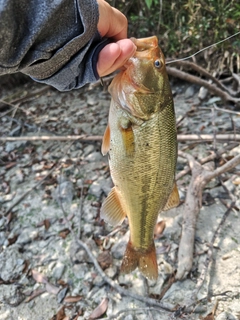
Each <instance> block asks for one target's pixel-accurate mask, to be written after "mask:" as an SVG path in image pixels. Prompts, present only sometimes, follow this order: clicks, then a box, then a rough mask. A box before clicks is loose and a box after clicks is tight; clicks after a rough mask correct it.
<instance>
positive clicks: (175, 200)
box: [163, 182, 180, 211]
mask: <svg viewBox="0 0 240 320" xmlns="http://www.w3.org/2000/svg"><path fill="white" fill-rule="evenodd" d="M179 202H180V199H179V193H178V188H177V184H176V182H174V185H173V189H172V192H171V194H170V196H169V198H168V201H167V203H166V204H165V207H164V209H163V210H164V211H167V210H169V209H172V208H175V207H177V206H178V205H179Z"/></svg>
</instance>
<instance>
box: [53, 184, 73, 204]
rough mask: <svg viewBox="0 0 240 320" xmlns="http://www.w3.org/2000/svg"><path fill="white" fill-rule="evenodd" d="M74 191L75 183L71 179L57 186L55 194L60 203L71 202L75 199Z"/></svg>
mask: <svg viewBox="0 0 240 320" xmlns="http://www.w3.org/2000/svg"><path fill="white" fill-rule="evenodd" d="M73 192H74V188H73V183H72V182H71V181H63V182H62V183H60V184H59V185H58V186H57V188H56V190H55V191H54V193H53V195H54V198H55V199H56V200H57V202H58V203H67V204H71V202H72V199H73Z"/></svg>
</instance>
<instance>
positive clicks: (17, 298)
mask: <svg viewBox="0 0 240 320" xmlns="http://www.w3.org/2000/svg"><path fill="white" fill-rule="evenodd" d="M24 298H25V295H23V293H22V292H21V290H20V288H19V286H17V285H15V284H11V285H5V284H2V285H1V290H0V302H2V303H4V304H5V303H6V304H9V305H11V306H12V307H13V306H15V307H16V306H18V305H19V304H20V303H21V302H22V301H23V300H24Z"/></svg>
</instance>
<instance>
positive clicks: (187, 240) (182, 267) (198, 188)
mask: <svg viewBox="0 0 240 320" xmlns="http://www.w3.org/2000/svg"><path fill="white" fill-rule="evenodd" d="M178 154H179V156H180V157H183V158H186V159H187V160H188V163H189V166H190V168H191V171H192V177H191V181H190V184H189V186H188V191H187V195H186V200H185V203H184V205H183V207H182V213H183V224H182V237H181V240H180V245H179V251H178V270H177V274H176V279H178V280H180V279H183V278H184V277H186V276H187V274H188V273H189V271H190V270H191V268H192V263H193V248H194V237H195V228H196V222H197V216H198V213H199V211H200V209H201V207H202V192H203V189H204V187H205V186H206V184H207V183H208V182H209V181H211V180H212V179H213V178H215V177H217V176H219V175H221V174H222V173H224V172H227V171H229V170H231V169H233V168H235V167H236V166H237V165H239V164H240V155H238V156H236V157H234V158H233V159H231V160H230V161H228V162H227V163H225V164H224V165H223V166H221V167H219V168H217V169H215V170H214V171H207V170H205V169H204V168H203V167H202V165H201V164H200V163H199V162H197V161H196V160H195V159H194V157H193V156H191V155H190V154H187V153H184V152H182V151H179V153H178Z"/></svg>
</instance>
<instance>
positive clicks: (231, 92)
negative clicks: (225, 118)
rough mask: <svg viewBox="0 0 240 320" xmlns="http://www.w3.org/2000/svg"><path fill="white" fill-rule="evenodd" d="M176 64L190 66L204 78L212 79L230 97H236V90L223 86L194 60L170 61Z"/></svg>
mask: <svg viewBox="0 0 240 320" xmlns="http://www.w3.org/2000/svg"><path fill="white" fill-rule="evenodd" d="M172 63H174V64H176V65H178V66H182V67H186V68H190V69H192V70H195V71H197V72H198V73H199V74H201V75H203V76H205V77H206V78H208V79H210V80H212V82H214V83H215V84H216V85H217V86H218V87H219V88H220V89H221V90H223V91H226V92H227V93H228V94H229V95H230V96H232V97H237V95H238V94H239V93H238V92H235V91H232V90H231V89H229V88H227V87H226V86H224V85H223V84H222V83H221V82H220V81H219V80H218V79H216V78H215V77H214V76H213V75H211V73H209V72H208V71H206V69H204V68H202V67H200V66H199V65H197V64H196V63H194V62H190V61H175V62H172Z"/></svg>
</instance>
